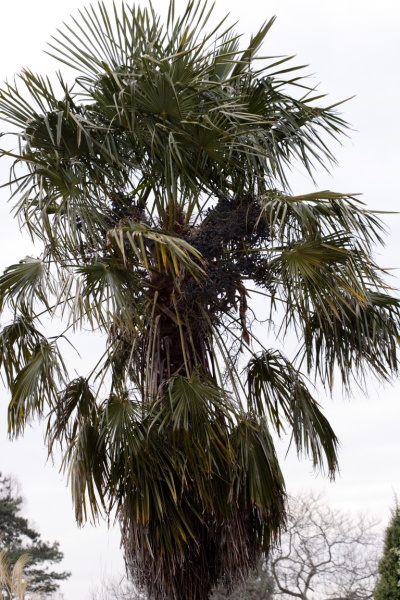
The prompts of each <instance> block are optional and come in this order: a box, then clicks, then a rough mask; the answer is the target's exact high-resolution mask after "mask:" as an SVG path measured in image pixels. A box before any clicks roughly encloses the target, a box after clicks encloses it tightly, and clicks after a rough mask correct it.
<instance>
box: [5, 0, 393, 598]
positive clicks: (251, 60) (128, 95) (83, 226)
mask: <svg viewBox="0 0 400 600" xmlns="http://www.w3.org/2000/svg"><path fill="white" fill-rule="evenodd" d="M211 10H212V7H210V6H209V5H208V4H207V2H203V1H201V0H190V1H189V3H188V5H187V8H186V10H185V11H184V13H183V15H182V16H176V15H175V9H174V3H173V1H172V2H171V3H170V6H169V12H168V17H167V20H166V23H165V24H163V23H162V21H161V19H160V18H159V17H158V16H157V15H156V14H155V12H154V10H153V8H150V9H149V10H147V9H142V8H140V7H138V6H133V7H131V6H129V5H127V4H121V6H119V7H117V6H113V8H112V9H111V10H110V11H109V12H108V11H107V9H106V7H105V5H104V3H102V2H100V3H99V4H98V5H97V7H90V8H88V9H86V10H83V11H81V12H80V15H79V18H77V19H74V20H73V24H72V25H71V26H69V25H65V26H64V29H62V30H60V31H59V32H58V35H57V36H56V37H55V38H54V41H53V42H52V44H50V50H49V52H50V54H52V55H53V56H54V57H55V58H56V59H57V60H58V61H59V62H61V63H64V64H65V65H67V66H68V67H69V68H72V69H73V70H74V82H73V85H70V84H69V83H67V81H66V79H65V77H63V76H62V75H61V74H60V73H58V75H57V82H54V81H53V80H52V79H50V78H48V77H42V76H40V75H36V74H34V73H33V72H32V71H30V70H24V71H23V72H22V73H21V75H19V76H18V78H17V82H16V83H8V84H5V86H4V88H3V90H2V91H1V95H0V112H1V115H2V117H3V119H4V120H5V121H7V122H8V123H10V124H11V125H12V126H13V132H14V135H15V134H16V135H17V139H18V147H17V149H15V150H10V149H8V150H3V154H4V155H7V156H11V157H13V158H14V163H13V167H12V170H11V183H10V185H11V189H12V198H14V201H15V211H16V214H17V216H18V218H19V219H20V222H21V226H22V227H23V228H24V229H26V230H27V231H28V233H29V234H30V236H31V237H32V238H33V239H34V240H37V241H39V242H40V243H41V244H42V248H43V252H42V254H41V256H40V257H39V258H34V257H27V258H25V259H23V260H22V261H21V262H19V263H18V264H13V265H11V266H10V267H8V268H7V269H6V270H5V272H4V274H3V276H2V279H1V284H0V285H1V295H2V298H3V302H4V305H7V306H8V307H10V309H11V311H12V313H13V319H12V321H11V322H10V323H9V324H7V325H6V326H5V327H4V328H3V330H2V332H1V338H0V340H1V341H0V344H1V363H2V366H3V369H4V377H5V380H6V382H7V384H8V386H9V388H10V391H11V402H10V405H9V430H10V434H11V435H13V436H17V435H19V434H21V433H22V432H23V430H24V427H25V426H26V424H27V423H29V422H30V421H31V420H32V419H33V418H34V417H43V418H45V419H46V420H47V441H48V445H49V451H50V452H51V451H52V449H53V447H54V444H55V443H59V444H60V445H61V447H62V449H63V465H64V468H65V469H66V470H67V471H68V473H69V478H70V482H71V487H72V494H73V499H74V503H75V507H76V515H77V519H78V522H82V521H84V520H85V519H86V518H88V516H90V515H91V516H92V517H93V518H96V517H98V516H99V515H100V514H104V513H105V514H106V515H110V514H111V515H116V518H117V519H118V520H119V522H120V525H121V531H122V541H123V547H124V551H125V558H126V563H127V566H128V570H129V572H130V574H131V575H132V576H133V577H134V579H135V581H136V583H137V584H138V585H139V588H144V589H146V590H147V592H148V594H149V596H150V597H152V598H155V599H156V600H162V599H166V600H177V599H179V600H205V599H206V598H207V597H208V596H209V594H210V591H211V590H212V589H213V588H214V587H215V585H216V584H217V583H221V582H222V583H223V584H224V585H225V586H226V587H227V588H228V589H229V588H231V587H232V586H233V585H234V584H235V583H236V582H237V581H238V580H241V579H243V577H244V576H245V575H246V574H247V573H248V571H249V569H252V568H253V567H255V566H256V564H257V562H258V560H259V557H260V554H261V553H265V554H266V553H268V550H269V547H270V545H271V543H273V541H274V540H275V539H276V538H277V536H279V532H280V529H281V527H282V525H283V524H284V522H285V486H284V481H283V477H282V473H281V471H280V467H279V463H278V460H277V457H276V453H275V448H274V443H273V440H272V437H271V433H272V432H274V431H275V432H276V433H277V434H278V435H281V434H282V432H283V431H284V430H285V429H287V428H289V430H291V433H292V436H291V437H292V440H293V442H294V444H295V445H296V447H297V450H298V452H299V454H303V453H304V454H307V455H309V456H310V457H311V458H312V460H313V463H314V465H315V466H316V467H317V466H320V467H322V468H326V469H327V471H328V473H329V474H330V475H331V476H333V475H334V473H335V470H336V468H337V453H336V450H337V438H336V436H335V434H334V432H333V431H332V428H331V427H330V425H329V423H328V421H327V420H326V418H325V417H324V416H323V414H322V412H321V409H320V407H319V405H318V403H317V402H316V400H315V398H314V397H313V392H312V388H311V386H310V384H309V382H308V379H307V373H309V374H310V373H311V374H314V375H315V376H316V377H317V379H319V380H321V381H322V383H323V384H324V385H325V386H326V387H327V388H330V387H331V386H332V385H333V375H334V373H335V374H336V372H337V374H338V376H339V377H340V378H341V379H342V381H343V383H344V385H345V386H346V387H350V385H351V384H352V382H353V380H356V381H360V380H361V381H362V379H363V377H364V376H365V373H366V372H372V373H374V374H376V376H377V377H378V378H379V379H387V378H389V377H390V376H391V374H393V373H394V372H396V371H397V368H398V358H397V342H398V336H399V315H400V313H399V302H398V301H397V300H396V299H395V298H393V297H391V296H390V295H388V292H387V290H388V288H387V284H385V283H384V280H383V276H384V273H383V272H382V271H381V270H380V269H379V268H378V266H377V265H376V264H375V262H374V260H373V257H372V246H373V244H374V243H381V242H382V239H381V234H382V230H383V228H382V225H381V223H380V221H379V219H378V218H377V217H376V215H375V214H374V213H372V212H370V211H368V210H366V208H365V206H364V205H363V204H362V203H361V202H360V201H359V200H358V199H357V198H356V197H354V196H349V195H345V194H339V193H333V192H329V191H324V192H316V193H312V194H308V195H303V196H293V195H291V193H290V190H289V186H288V182H287V171H288V168H289V167H290V165H291V164H292V163H293V161H296V162H297V163H301V164H302V165H303V166H304V167H305V168H306V170H307V171H308V172H309V173H311V172H312V170H313V168H314V166H318V165H321V164H322V165H326V166H329V164H330V163H331V162H333V161H334V157H333V156H332V154H331V152H330V150H329V148H328V146H327V141H328V139H329V136H333V138H336V137H337V136H339V135H340V134H341V133H342V132H343V131H344V130H345V129H346V124H345V122H344V121H343V120H342V119H341V118H340V116H338V114H337V112H336V108H335V106H328V107H323V106H320V105H319V101H320V100H321V98H322V97H321V96H318V95H316V93H314V91H313V90H312V89H311V88H309V87H308V86H307V80H305V79H304V78H303V77H301V76H299V74H298V71H297V67H292V66H290V65H289V66H288V64H287V61H288V60H289V59H282V58H279V59H262V60H259V59H258V54H257V53H258V51H259V48H260V47H261V45H262V43H263V40H264V38H265V36H266V34H267V33H268V30H269V29H270V27H271V25H272V23H273V19H271V20H270V21H269V22H267V23H265V24H264V25H263V26H262V27H261V29H260V31H259V32H258V33H257V34H256V35H255V36H254V37H253V38H252V39H251V41H250V44H249V45H248V47H247V48H245V49H244V50H240V43H241V42H240V36H238V35H236V34H235V33H234V32H233V29H232V27H229V26H227V25H225V24H224V22H225V21H222V22H221V23H219V24H217V25H216V26H215V27H211V28H210V29H209V30H208V29H207V28H208V27H210V25H209V23H210V15H211ZM68 72H69V73H70V71H68ZM15 132H16V133H15ZM254 293H257V294H261V295H262V296H261V297H262V298H263V299H264V300H263V309H262V310H263V314H257V317H258V318H260V319H264V320H265V319H268V320H269V321H270V322H271V323H274V324H275V325H276V330H277V331H279V335H280V337H281V339H282V340H283V339H285V336H286V334H288V333H289V332H290V331H292V332H293V331H294V332H295V334H296V335H297V337H298V339H299V348H298V350H297V353H296V356H295V357H294V358H293V359H292V360H290V359H289V358H288V357H286V356H285V355H284V354H283V353H282V352H280V351H278V350H277V349H274V348H272V349H271V348H270V347H269V346H268V345H264V344H263V343H262V342H261V341H260V340H258V339H257V338H256V335H255V332H254V327H252V323H251V319H253V320H254V319H255V318H256V317H255V315H254V313H253V312H252V311H251V309H250V304H251V301H252V297H253V296H254ZM252 295H253V296H252ZM260 310H261V309H260ZM45 315H47V316H50V317H51V318H56V316H57V315H58V316H60V317H61V319H60V320H59V321H58V323H61V324H62V323H64V324H65V328H63V327H61V326H60V327H61V329H60V333H59V334H58V335H57V336H53V337H46V335H45V333H44V332H43V330H42V327H43V326H41V319H43V318H44V317H45ZM88 328H89V329H91V330H93V331H95V332H100V333H101V334H102V336H103V337H102V340H103V341H104V344H105V347H104V354H103V356H102V358H101V359H100V360H99V361H98V363H97V364H96V365H95V366H94V367H93V369H92V370H91V371H90V372H89V373H87V374H86V375H82V376H79V377H75V376H72V375H70V373H71V370H72V369H71V368H70V367H68V365H66V364H65V360H63V354H62V352H61V350H60V344H62V343H63V342H64V341H65V340H68V339H69V333H71V332H72V331H79V330H87V329H88ZM97 339H98V338H97ZM245 363H247V364H245ZM301 370H303V371H305V373H306V375H303V374H302V372H301Z"/></svg>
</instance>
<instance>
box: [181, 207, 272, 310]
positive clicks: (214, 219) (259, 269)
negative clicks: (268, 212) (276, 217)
mask: <svg viewBox="0 0 400 600" xmlns="http://www.w3.org/2000/svg"><path fill="white" fill-rule="evenodd" d="M185 237H186V239H187V241H188V242H189V243H190V244H191V245H192V246H194V247H195V248H196V249H197V250H199V252H201V254H202V256H203V258H204V259H205V260H206V263H207V268H208V272H207V277H206V278H205V280H203V281H201V282H196V281H194V280H192V279H190V280H188V281H187V284H186V286H185V290H184V294H185V298H186V301H188V302H190V301H194V302H199V301H200V302H201V303H202V304H204V305H205V306H207V308H208V309H209V310H211V311H213V312H226V311H228V310H230V309H231V308H232V307H233V306H235V304H236V296H237V289H238V284H239V282H240V281H241V280H242V279H243V278H245V279H253V280H254V281H255V282H256V283H257V284H258V285H262V286H267V285H268V279H269V276H268V261H267V259H266V257H265V253H264V252H260V251H257V250H256V251H254V250H255V249H257V248H265V247H266V246H267V244H268V242H269V240H270V235H269V229H268V227H267V223H266V221H265V219H264V218H263V217H262V210H261V206H260V204H259V203H258V201H257V200H256V199H255V198H253V197H251V196H245V197H242V198H221V199H220V200H219V201H218V203H217V204H216V205H215V206H214V207H213V208H211V209H209V210H208V211H207V213H206V215H205V218H204V220H203V222H202V224H201V226H199V227H198V228H193V229H191V230H190V231H188V233H187V235H186V236H185Z"/></svg>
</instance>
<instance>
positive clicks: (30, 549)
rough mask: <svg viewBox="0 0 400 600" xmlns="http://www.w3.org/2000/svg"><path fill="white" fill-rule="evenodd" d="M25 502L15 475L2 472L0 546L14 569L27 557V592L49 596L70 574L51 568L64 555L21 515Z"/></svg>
mask: <svg viewBox="0 0 400 600" xmlns="http://www.w3.org/2000/svg"><path fill="white" fill-rule="evenodd" d="M22 504H23V499H22V496H20V495H19V494H18V493H17V492H16V490H15V484H14V483H13V480H12V478H11V477H4V476H3V475H1V473H0V549H1V551H2V552H4V553H5V555H4V557H5V558H4V559H5V560H6V561H7V562H8V563H9V564H10V567H11V568H12V567H14V566H15V565H16V564H17V561H18V560H19V559H20V558H21V557H24V558H23V560H22V568H23V572H24V576H25V577H26V578H27V581H28V583H27V591H28V592H40V593H41V594H42V595H43V594H44V595H48V594H51V593H52V592H55V591H56V590H58V588H59V586H60V581H64V580H65V579H67V578H68V577H69V576H70V573H66V572H61V573H60V572H57V571H50V570H49V565H53V563H59V562H61V561H62V559H63V557H64V555H63V553H62V552H61V551H60V549H59V543H58V542H53V543H52V544H50V543H49V542H44V541H43V540H42V539H41V536H40V534H39V533H38V532H37V531H35V529H34V528H33V527H32V526H30V525H29V522H28V520H27V519H25V518H24V517H23V516H22V515H21V512H22Z"/></svg>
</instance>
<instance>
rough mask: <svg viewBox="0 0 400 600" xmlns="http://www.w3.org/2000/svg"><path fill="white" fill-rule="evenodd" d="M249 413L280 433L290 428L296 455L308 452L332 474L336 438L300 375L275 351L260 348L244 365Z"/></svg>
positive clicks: (315, 461) (336, 460)
mask: <svg viewBox="0 0 400 600" xmlns="http://www.w3.org/2000/svg"><path fill="white" fill-rule="evenodd" d="M246 374H247V389H248V396H247V399H248V403H249V410H250V412H251V414H253V413H254V414H256V415H260V414H261V415H263V416H264V417H265V418H267V419H268V422H269V423H270V424H271V427H273V429H274V430H275V431H276V432H277V433H278V435H281V434H282V433H283V432H285V429H286V428H289V429H290V433H291V436H292V440H293V441H294V443H295V446H296V449H297V452H298V453H299V454H302V453H305V454H307V455H309V456H310V457H311V458H312V460H313V463H314V465H315V466H318V467H320V468H322V469H323V468H324V466H325V465H326V466H327V468H328V472H329V474H330V475H331V476H334V474H335V471H336V469H337V466H338V457H337V446H338V440H337V437H336V435H335V433H334V432H333V430H332V427H331V426H330V424H329V422H328V420H327V419H326V417H324V415H323V414H322V412H321V409H320V406H319V404H318V402H317V401H316V400H315V399H314V398H313V396H312V395H311V393H310V391H309V389H308V387H307V385H306V382H305V380H304V378H303V377H302V376H301V374H300V372H299V371H298V370H297V369H296V368H295V367H294V366H293V364H292V363H291V362H290V361H289V360H288V359H287V358H286V357H285V356H284V355H283V354H281V353H280V352H278V351H277V350H270V351H264V352H263V353H262V354H261V355H259V356H257V357H254V358H252V359H251V360H250V362H249V363H248V365H247V367H246Z"/></svg>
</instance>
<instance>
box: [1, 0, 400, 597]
mask: <svg viewBox="0 0 400 600" xmlns="http://www.w3.org/2000/svg"><path fill="white" fill-rule="evenodd" d="M105 4H106V6H110V5H111V1H110V0H105ZM153 4H154V6H155V8H156V9H159V10H160V11H162V10H165V7H166V2H164V0H154V2H153ZM177 4H178V6H183V5H184V4H185V3H184V2H177ZM84 5H85V2H84V1H83V0H69V2H68V3H64V2H59V1H58V0H35V1H34V2H32V1H31V0H15V1H14V2H11V1H10V2H5V1H4V0H3V3H2V8H1V21H0V57H1V59H0V80H1V81H3V80H4V79H6V78H11V77H12V75H13V74H14V73H17V72H18V71H19V70H20V69H21V68H22V67H24V66H27V67H30V68H31V69H32V70H33V71H38V72H42V73H50V72H51V71H54V70H55V69H56V68H58V65H56V64H55V63H54V61H53V60H52V59H50V58H49V57H47V56H46V55H45V54H44V53H43V49H44V48H45V46H46V42H47V41H49V39H50V36H51V35H52V34H53V33H54V32H55V30H56V28H57V27H58V26H60V24H61V22H62V21H63V20H66V19H67V18H68V15H69V14H70V13H76V11H77V9H78V8H79V7H81V6H84ZM228 10H229V11H230V12H231V15H232V20H233V21H238V25H237V27H236V29H237V31H240V32H245V33H246V34H250V33H251V32H252V31H255V30H257V28H258V27H259V26H260V25H261V23H262V22H263V21H264V20H267V19H269V18H270V17H271V16H272V15H276V16H277V21H276V23H275V25H274V27H273V29H272V30H271V32H270V34H269V35H268V39H267V43H266V46H265V49H264V53H265V54H266V55H293V54H296V55H297V58H296V59H295V60H296V61H297V62H298V64H308V65H310V67H309V68H308V69H307V72H309V73H310V74H313V79H312V81H313V83H314V84H315V85H316V84H318V83H320V90H321V91H322V92H327V93H329V102H330V103H333V102H336V101H339V100H342V99H345V98H348V97H350V96H354V95H355V96H356V97H355V98H354V99H353V100H351V101H350V102H348V103H347V104H345V105H344V106H343V108H342V113H343V116H344V118H345V119H346V120H347V121H349V122H350V123H351V125H352V127H353V131H352V132H351V134H350V138H349V139H347V140H346V139H343V144H344V145H343V146H342V147H337V149H336V156H337V158H338V161H339V166H338V167H337V168H335V169H334V170H333V172H332V174H331V175H327V174H326V173H324V172H320V173H318V174H317V176H316V179H317V183H318V188H319V189H331V190H334V191H338V192H352V193H353V192H362V193H363V194H364V197H363V199H364V201H365V202H366V203H367V204H368V206H369V207H370V208H376V209H379V210H384V211H396V210H399V207H400V202H399V187H400V186H399V172H400V169H399V162H400V151H399V139H400V117H399V115H400V110H399V106H400V78H399V75H398V63H399V51H400V43H399V31H400V4H399V3H398V1H397V0H381V1H380V2H371V1H365V0H363V1H361V0H336V1H335V2H326V1H324V0H303V1H300V0H279V1H278V0H271V1H269V2H264V1H262V2H261V1H257V0H242V1H241V2H239V1H237V0H230V1H229V2H225V1H222V0H219V1H217V7H216V13H217V16H222V15H223V14H225V13H226V12H227V11H228ZM0 175H1V180H2V181H4V180H5V177H6V172H5V169H4V166H1V164H0ZM294 182H295V188H294V190H293V191H294V192H295V193H306V192H311V191H313V189H314V187H313V184H312V183H311V182H310V181H309V180H307V178H306V177H304V176H303V175H300V174H298V175H295V177H294ZM0 192H1V196H0V231H1V237H0V239H1V249H2V251H1V253H0V270H1V271H2V270H3V269H4V268H5V267H6V266H7V265H8V264H10V263H12V262H15V261H17V260H19V259H20V258H23V257H24V256H25V255H26V253H27V252H32V250H31V249H30V247H29V244H28V242H24V241H23V240H22V238H21V237H20V236H19V233H18V228H17V225H16V223H15V222H14V221H13V220H12V219H11V217H10V216H9V209H10V205H7V204H6V201H7V192H6V191H5V190H0ZM385 221H386V222H387V224H388V226H389V228H390V232H389V237H388V240H387V248H386V249H385V250H383V251H382V250H380V251H379V253H380V257H379V263H380V264H381V266H383V267H388V268H389V267H390V268H393V269H398V268H399V267H400V253H399V242H400V215H388V216H386V217H385ZM393 274H394V275H395V276H397V277H398V276H399V271H393ZM396 285H397V286H398V281H397V283H396ZM82 347H83V350H84V352H88V353H90V352H91V349H90V345H89V343H88V342H87V340H86V339H82ZM368 387H369V389H368V392H369V393H368V397H366V396H365V395H363V394H359V395H358V396H357V397H356V398H355V399H353V400H349V399H345V398H343V397H342V395H341V390H340V389H337V390H336V391H335V393H334V396H333V398H332V399H330V398H327V397H325V396H324V395H323V394H321V395H320V397H319V398H320V401H321V402H322V404H323V406H324V409H325V414H326V415H327V416H328V418H329V419H330V421H331V423H332V425H333V427H334V429H335V431H336V433H337V435H338V436H339V438H340V440H341V461H340V464H341V475H340V477H338V478H337V480H336V482H334V483H329V482H327V481H326V480H325V479H323V478H322V477H321V476H317V475H316V474H314V473H313V472H312V468H311V465H310V464H309V463H308V462H307V461H302V462H301V463H300V464H299V463H298V461H297V458H296V457H295V456H293V455H292V453H289V456H288V458H287V459H286V460H285V461H284V467H283V469H284V474H285V476H286V481H287V486H288V490H289V492H291V493H295V492H296V491H297V490H300V489H303V490H307V489H309V488H313V489H324V490H325V491H326V493H327V497H328V500H329V501H330V502H331V503H332V504H334V505H335V506H338V507H340V508H346V509H349V510H363V511H368V512H369V513H371V514H373V515H374V516H380V517H381V518H382V521H383V522H385V521H386V520H387V518H388V512H389V507H390V505H391V504H392V503H393V492H394V491H397V492H398V493H399V494H400V474H399V465H400V435H399V431H400V398H399V392H400V383H399V382H397V383H395V384H394V385H393V386H389V387H380V386H378V385H377V384H376V383H374V382H371V383H370V385H369V386H368ZM7 402H8V399H7V394H6V392H4V391H2V392H0V471H2V472H3V473H6V474H13V475H15V476H16V477H17V478H18V480H19V481H20V483H21V486H22V492H23V494H24V496H25V498H26V506H25V509H24V510H25V515H26V516H29V517H30V518H31V519H32V520H33V521H34V522H35V524H36V526H37V528H38V529H39V530H40V531H41V532H42V535H43V537H44V538H45V539H49V540H50V541H53V540H58V541H59V542H60V544H61V549H62V551H63V552H64V553H65V561H64V564H63V568H64V569H67V570H70V571H72V577H71V579H70V581H69V582H67V583H65V584H63V587H62V589H63V591H64V594H65V600H81V599H82V600H87V599H88V596H89V589H90V587H91V586H93V585H95V584H96V583H98V582H99V580H100V579H101V577H103V576H106V577H107V576H109V575H112V574H113V573H114V574H116V573H118V572H122V569H123V563H122V558H121V553H120V550H119V547H118V545H119V537H118V531H114V532H113V533H112V534H108V532H107V528H106V527H105V526H104V525H103V526H102V527H98V528H97V529H95V528H94V527H91V526H90V525H87V526H86V527H85V528H84V529H83V530H79V529H78V528H77V527H76V525H75V522H74V516H73V511H72V507H71V500H70V493H69V490H68V488H67V480H66V477H62V476H61V475H60V474H59V472H58V465H56V466H52V465H51V464H50V463H46V451H45V449H44V447H43V443H42V433H41V431H40V427H36V428H32V429H30V430H28V431H27V433H26V435H25V438H24V439H22V440H19V441H16V442H13V443H10V442H9V441H7V436H6V406H7ZM281 453H282V460H284V449H283V448H282V449H281Z"/></svg>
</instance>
